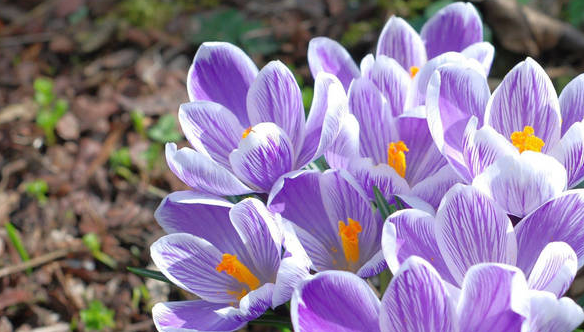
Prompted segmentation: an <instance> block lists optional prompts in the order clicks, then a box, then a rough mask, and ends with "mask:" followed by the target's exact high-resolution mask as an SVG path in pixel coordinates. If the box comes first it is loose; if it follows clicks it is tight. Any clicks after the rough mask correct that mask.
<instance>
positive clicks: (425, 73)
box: [404, 52, 482, 111]
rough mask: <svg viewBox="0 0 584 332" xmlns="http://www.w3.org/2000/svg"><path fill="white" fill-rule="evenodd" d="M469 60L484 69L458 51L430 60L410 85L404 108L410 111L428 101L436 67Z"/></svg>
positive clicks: (463, 62)
mask: <svg viewBox="0 0 584 332" xmlns="http://www.w3.org/2000/svg"><path fill="white" fill-rule="evenodd" d="M468 62H474V63H475V64H474V65H475V66H476V67H477V68H481V70H482V67H481V66H480V64H479V63H477V62H476V61H475V60H472V59H470V60H469V59H467V58H466V57H465V56H464V55H462V54H460V53H456V52H448V53H444V54H442V55H439V56H437V57H436V58H434V59H432V60H430V61H428V62H427V63H426V64H425V65H424V66H423V67H421V68H420V71H419V72H418V73H417V74H416V76H415V77H414V80H413V81H412V84H411V85H410V89H409V90H408V94H407V96H406V102H405V106H404V110H406V111H408V110H410V109H413V108H415V107H418V106H422V105H424V104H425V103H426V91H427V88H428V83H429V82H430V78H431V77H432V74H433V73H434V71H435V70H436V68H438V67H440V66H442V65H443V64H446V63H458V64H465V63H468Z"/></svg>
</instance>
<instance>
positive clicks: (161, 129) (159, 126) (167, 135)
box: [148, 114, 182, 143]
mask: <svg viewBox="0 0 584 332" xmlns="http://www.w3.org/2000/svg"><path fill="white" fill-rule="evenodd" d="M148 137H149V138H150V139H151V140H153V141H155V142H158V143H168V142H174V141H179V140H180V139H182V135H181V134H180V132H179V131H178V130H177V128H176V120H175V118H174V115H172V114H166V115H164V116H162V117H161V118H160V119H158V122H157V123H156V124H155V125H154V126H153V127H152V128H150V129H149V130H148Z"/></svg>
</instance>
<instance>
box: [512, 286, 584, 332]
mask: <svg viewBox="0 0 584 332" xmlns="http://www.w3.org/2000/svg"><path fill="white" fill-rule="evenodd" d="M529 297H530V307H531V309H530V312H529V318H528V320H527V321H525V323H523V324H524V327H523V330H522V331H525V332H527V331H542V332H543V331H545V332H552V331H553V332H570V331H573V330H574V329H576V328H577V327H578V326H580V324H581V323H582V322H583V321H584V312H583V311H582V308H581V307H580V306H579V305H578V304H577V303H575V302H574V301H573V300H572V299H570V298H567V297H563V298H561V299H557V298H556V297H555V296H554V295H553V294H551V293H548V292H542V291H535V290H532V291H530V292H529Z"/></svg>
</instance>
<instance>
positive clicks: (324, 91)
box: [166, 42, 346, 196]
mask: <svg viewBox="0 0 584 332" xmlns="http://www.w3.org/2000/svg"><path fill="white" fill-rule="evenodd" d="M187 89H188V93H189V97H190V99H191V102H190V103H186V104H182V105H181V107H180V110H179V121H180V125H181V127H182V130H183V132H184V134H185V136H186V137H187V139H188V141H189V142H190V143H191V145H192V146H193V147H194V150H193V149H190V148H183V149H180V150H177V146H176V144H174V143H169V144H168V145H167V146H166V160H167V162H168V165H169V167H170V169H171V170H172V171H173V172H174V173H175V174H176V175H177V176H178V177H179V178H180V179H181V180H182V181H183V182H185V183H186V184H187V185H189V186H190V187H192V188H193V189H195V190H197V191H203V192H207V193H211V194H215V195H220V196H223V195H239V194H245V193H250V192H254V191H255V192H269V191H270V189H271V187H272V185H273V183H274V182H275V181H276V179H278V178H279V177H280V176H281V175H282V174H285V173H287V172H290V171H292V170H296V169H299V168H302V167H304V166H305V165H306V164H308V163H309V162H311V161H313V160H314V159H316V158H318V157H319V156H320V155H322V154H323V152H324V151H325V150H326V149H327V148H328V146H330V145H331V144H332V142H333V141H334V139H335V137H336V135H337V134H338V131H339V122H340V120H339V119H340V118H342V117H343V114H344V113H346V108H343V107H340V106H339V105H337V104H336V103H337V102H338V101H342V97H337V96H336V95H339V94H340V95H343V94H344V91H343V87H342V85H341V84H340V82H339V81H338V80H337V79H336V78H335V77H334V76H332V75H327V74H323V75H320V76H319V77H317V78H316V82H315V95H314V100H313V104H312V108H311V110H310V115H309V116H308V119H307V120H305V115H304V107H303V103H302V95H301V92H300V88H299V87H298V84H297V83H296V80H295V78H294V75H292V73H291V72H290V70H289V69H288V68H287V67H286V66H285V65H284V64H283V63H281V62H279V61H272V62H270V63H268V64H267V65H266V66H265V67H264V68H263V69H262V70H261V71H259V73H258V69H257V68H256V66H255V65H254V64H253V62H252V61H251V59H250V58H249V57H248V56H247V55H246V54H245V53H244V52H243V51H242V50H240V49H239V48H237V47H236V46H234V45H231V44H229V43H220V42H213V43H203V45H201V47H200V48H199V50H198V51H197V54H196V55H195V59H194V62H193V65H192V66H191V69H190V70H189V75H188V78H187ZM329 101H330V103H329Z"/></svg>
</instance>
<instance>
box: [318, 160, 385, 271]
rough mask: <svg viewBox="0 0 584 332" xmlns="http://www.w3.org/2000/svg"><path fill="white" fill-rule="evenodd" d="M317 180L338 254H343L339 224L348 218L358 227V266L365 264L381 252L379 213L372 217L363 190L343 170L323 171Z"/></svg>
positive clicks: (369, 205)
mask: <svg viewBox="0 0 584 332" xmlns="http://www.w3.org/2000/svg"><path fill="white" fill-rule="evenodd" d="M319 180H320V191H321V196H322V202H323V204H324V208H325V210H326V212H327V214H328V216H329V220H330V222H331V223H332V225H331V226H332V227H333V229H334V235H335V236H336V238H337V239H338V240H337V241H338V245H337V248H338V250H339V251H342V250H341V248H342V244H341V242H340V237H339V236H337V234H338V233H339V230H338V223H339V221H342V222H345V223H347V222H348V219H349V218H351V219H353V220H355V221H357V222H359V223H360V224H361V228H362V231H361V232H360V233H359V261H358V263H359V265H363V264H365V262H367V261H369V260H370V259H371V258H372V257H373V256H374V255H375V254H377V252H379V251H380V250H381V227H382V224H383V221H382V220H381V215H380V214H379V213H378V212H376V213H373V211H372V209H371V203H370V202H369V199H368V198H367V195H366V194H365V192H363V189H362V188H361V187H360V186H359V185H358V184H357V182H356V181H355V180H354V178H353V177H351V176H350V175H349V174H348V173H347V172H345V171H344V170H329V171H326V172H325V173H323V175H322V176H321V178H320V179H319ZM343 261H346V260H345V259H343ZM362 277H370V276H362Z"/></svg>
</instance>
